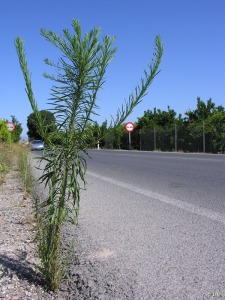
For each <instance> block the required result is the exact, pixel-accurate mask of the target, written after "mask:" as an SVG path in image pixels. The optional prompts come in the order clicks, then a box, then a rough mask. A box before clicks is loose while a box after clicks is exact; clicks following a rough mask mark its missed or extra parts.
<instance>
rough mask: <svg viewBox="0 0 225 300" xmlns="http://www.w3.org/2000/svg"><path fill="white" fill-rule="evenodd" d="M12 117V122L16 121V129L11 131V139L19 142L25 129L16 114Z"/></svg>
mask: <svg viewBox="0 0 225 300" xmlns="http://www.w3.org/2000/svg"><path fill="white" fill-rule="evenodd" d="M11 118H12V123H14V125H15V130H14V131H13V132H12V133H11V140H12V142H14V143H17V142H19V141H20V136H21V133H22V131H23V127H22V124H21V123H19V121H18V120H17V119H16V117H15V116H11Z"/></svg>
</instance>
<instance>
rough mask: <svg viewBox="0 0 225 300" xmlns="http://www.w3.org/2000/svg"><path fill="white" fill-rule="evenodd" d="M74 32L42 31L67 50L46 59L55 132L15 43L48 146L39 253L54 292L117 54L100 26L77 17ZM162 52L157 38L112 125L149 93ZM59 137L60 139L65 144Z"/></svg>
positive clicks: (22, 52)
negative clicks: (65, 228)
mask: <svg viewBox="0 0 225 300" xmlns="http://www.w3.org/2000/svg"><path fill="white" fill-rule="evenodd" d="M72 30H73V31H72V33H70V32H69V30H68V29H64V30H63V34H62V35H57V34H56V33H54V32H53V31H51V30H50V31H47V30H45V29H41V35H42V36H43V37H44V38H45V39H46V40H47V41H49V42H50V43H52V44H53V45H54V46H55V47H56V48H58V49H59V50H60V51H61V53H62V56H61V57H59V59H58V61H57V62H53V61H51V60H50V59H45V63H46V64H47V65H48V66H50V67H52V68H53V70H54V71H53V74H51V75H50V74H48V73H45V74H44V77H45V78H47V79H50V80H52V81H53V82H54V84H53V86H52V88H51V91H50V95H51V96H50V98H49V102H48V104H49V105H50V110H51V112H53V114H54V116H55V120H56V124H55V129H54V131H53V132H51V133H49V132H48V130H47V129H48V128H46V127H45V126H44V120H43V119H42V117H41V114H40V111H39V109H38V103H37V101H36V99H35V97H34V93H33V89H32V84H31V78H30V73H29V69H28V65H27V61H26V54H25V50H24V45H23V42H22V40H21V38H17V39H16V41H15V46H16V50H17V53H18V58H19V63H20V67H21V69H22V72H23V76H24V80H25V84H26V93H27V96H28V99H29V101H30V104H31V107H32V109H33V112H34V114H35V117H36V120H37V123H38V127H39V133H40V135H41V136H42V138H43V140H44V142H45V146H46V148H47V149H48V151H46V152H45V154H44V155H43V157H42V160H44V161H45V167H44V170H43V175H42V176H41V177H40V178H39V180H40V181H41V182H43V183H45V185H46V186H48V187H49V195H48V198H47V201H46V202H45V209H44V210H43V211H42V230H41V232H40V238H39V250H40V251H39V254H40V259H41V261H42V265H43V274H44V276H45V279H46V282H47V284H48V287H49V288H50V289H52V290H55V289H57V288H58V287H59V284H60V280H61V278H62V276H63V274H64V271H65V270H64V269H63V261H62V258H61V251H62V249H61V232H62V225H63V224H64V223H65V222H67V221H69V222H72V223H75V224H77V222H78V215H79V205H80V191H81V189H82V188H83V187H85V172H86V169H87V165H86V160H85V157H86V156H87V155H88V148H89V146H90V145H92V144H93V132H92V126H89V125H90V124H91V123H92V122H93V121H92V118H93V116H94V115H95V114H96V113H97V109H98V105H97V99H98V98H97V97H98V92H99V90H100V89H101V88H102V86H103V83H104V80H105V79H104V76H105V72H106V68H107V66H108V64H109V63H110V62H111V61H112V59H113V58H114V54H115V52H116V49H115V47H114V46H113V43H114V37H109V36H104V37H103V38H102V40H101V41H100V29H99V28H94V29H93V30H91V31H90V32H89V33H86V34H84V35H83V34H82V31H81V26H80V24H79V22H78V21H77V20H73V21H72ZM162 54H163V47H162V43H161V39H160V37H159V36H156V38H155V49H154V53H153V59H152V61H151V64H150V65H149V66H148V67H147V70H144V76H143V78H142V79H141V81H140V85H138V86H136V87H135V88H134V92H133V93H132V94H131V95H130V96H129V98H128V100H127V101H126V102H125V103H124V104H123V105H122V107H121V108H120V109H118V111H117V114H116V116H115V118H114V119H113V120H112V122H111V128H116V127H118V126H119V125H120V124H122V123H123V122H124V121H125V120H126V118H127V117H128V116H129V115H130V114H131V112H132V111H133V109H134V108H135V107H136V106H137V105H138V104H139V103H140V102H141V101H142V99H143V97H144V96H145V95H146V94H147V90H148V88H149V86H150V84H151V83H152V81H153V79H154V78H155V76H156V75H157V74H158V72H159V71H158V68H159V65H160V62H161V58H162ZM57 141H60V147H59V145H58V142H57ZM81 183H82V184H81Z"/></svg>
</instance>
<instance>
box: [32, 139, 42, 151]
mask: <svg viewBox="0 0 225 300" xmlns="http://www.w3.org/2000/svg"><path fill="white" fill-rule="evenodd" d="M33 150H44V143H43V142H42V141H41V140H33V141H32V142H31V151H33Z"/></svg>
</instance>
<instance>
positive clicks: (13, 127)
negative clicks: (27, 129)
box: [7, 122, 16, 132]
mask: <svg viewBox="0 0 225 300" xmlns="http://www.w3.org/2000/svg"><path fill="white" fill-rule="evenodd" d="M7 127H8V130H9V132H13V131H14V130H15V128H16V126H15V124H14V123H13V122H7Z"/></svg>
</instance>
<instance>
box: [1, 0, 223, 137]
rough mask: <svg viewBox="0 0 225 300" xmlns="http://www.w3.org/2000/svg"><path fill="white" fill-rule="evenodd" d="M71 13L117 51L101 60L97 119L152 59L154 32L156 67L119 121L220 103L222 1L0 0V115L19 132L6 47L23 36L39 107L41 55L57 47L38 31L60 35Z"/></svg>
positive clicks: (20, 90)
mask: <svg viewBox="0 0 225 300" xmlns="http://www.w3.org/2000/svg"><path fill="white" fill-rule="evenodd" d="M72 19H78V20H79V22H80V24H81V27H82V29H83V32H84V33H85V32H88V31H90V30H91V29H93V27H100V28H101V32H102V36H104V35H106V34H108V35H110V36H115V37H116V41H115V46H116V47H117V52H116V56H115V59H114V60H113V61H112V62H111V63H110V65H109V66H108V70H107V72H106V77H105V79H106V83H105V84H104V86H103V90H102V91H101V92H100V94H99V97H100V99H99V101H98V105H99V106H100V109H99V111H98V113H99V114H100V116H99V117H96V120H97V121H98V122H99V123H100V124H101V123H102V122H103V121H104V120H105V119H108V120H110V115H115V113H116V111H117V108H118V107H120V106H121V104H122V103H123V102H124V99H128V96H129V94H130V92H132V91H133V89H134V87H135V86H136V85H137V84H138V83H139V82H140V78H141V77H142V76H143V70H144V69H145V68H146V66H147V64H149V63H150V62H151V60H152V53H153V49H154V40H155V36H156V35H157V34H159V35H160V36H161V39H162V42H163V45H164V55H163V60H162V63H161V66H160V69H161V72H160V74H159V75H158V76H157V77H156V78H155V80H154V81H153V83H152V85H151V87H150V89H149V93H148V95H147V96H146V97H145V98H144V100H143V102H142V103H141V104H140V105H139V106H138V107H137V108H136V109H135V111H134V112H133V113H132V115H131V116H130V117H129V118H128V120H127V121H132V122H135V121H137V118H138V117H141V116H143V113H144V111H145V110H147V109H153V108H154V107H156V108H159V109H161V110H167V106H168V105H169V106H170V108H172V109H174V110H175V111H176V112H177V114H179V113H181V114H182V115H183V114H184V113H185V111H187V110H189V109H191V110H193V109H195V108H196V103H197V101H196V99H197V97H200V98H201V99H202V100H203V101H207V100H208V99H209V98H212V100H213V102H215V104H216V105H222V106H224V107H225V34H224V28H225V1H224V0H183V1H181V0H161V1H152V0H120V1H119V0H114V1H105V0H104V1H103V0H95V1H91V0H89V1H87V0H82V1H80V0H79V1H77V0H64V1H59V0H48V1H46V0H39V1H30V0H29V1H28V0H20V1H18V0H7V1H6V0H5V1H4V0H3V1H1V4H0V28H1V29H0V30H1V45H0V57H1V74H0V77H1V89H0V118H3V119H10V116H11V115H15V116H16V118H17V119H18V120H19V122H21V123H22V126H23V129H24V130H23V137H25V136H26V132H27V127H26V122H27V116H28V115H29V114H30V113H31V112H32V110H31V107H30V104H29V101H28V99H27V96H26V93H25V84H24V80H23V77H22V72H21V70H20V67H19V63H18V58H17V54H16V50H15V46H14V41H15V38H16V37H18V36H19V37H21V38H22V39H23V40H24V43H25V48H26V53H27V60H28V65H29V69H30V71H31V74H32V84H33V89H34V94H35V98H36V100H37V101H38V105H39V109H47V108H48V106H47V104H46V103H47V99H48V98H49V97H50V87H51V82H50V81H49V80H47V79H45V78H44V77H43V73H44V71H46V70H47V66H46V65H45V64H44V62H43V60H44V59H45V58H47V57H48V58H50V59H53V60H54V59H56V58H57V55H58V52H57V49H55V47H54V46H52V45H51V44H50V43H49V42H47V41H46V40H45V39H44V38H43V37H42V36H41V35H40V29H41V28H45V29H47V30H50V29H51V30H53V31H55V32H56V33H57V34H60V33H61V32H62V30H63V29H64V28H69V29H70V28H71V20H72Z"/></svg>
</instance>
